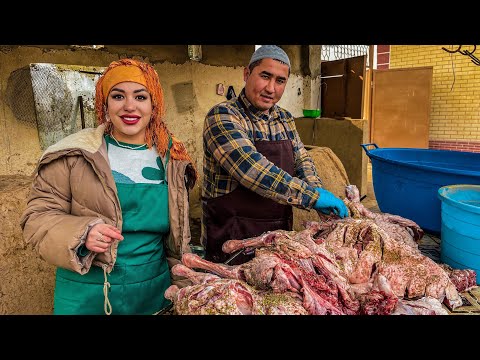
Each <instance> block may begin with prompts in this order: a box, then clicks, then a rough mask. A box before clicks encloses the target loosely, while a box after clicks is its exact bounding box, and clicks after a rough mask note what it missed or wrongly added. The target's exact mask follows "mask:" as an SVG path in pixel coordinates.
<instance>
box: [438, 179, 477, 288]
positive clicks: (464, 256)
mask: <svg viewBox="0 0 480 360" xmlns="http://www.w3.org/2000/svg"><path fill="white" fill-rule="evenodd" d="M438 197H439V199H440V201H441V218H442V238H441V246H440V260H441V261H442V262H443V263H446V264H448V265H450V266H451V267H453V268H455V269H473V270H475V271H476V272H477V274H480V185H449V186H443V187H441V188H440V189H438ZM479 280H480V276H477V284H478V283H479Z"/></svg>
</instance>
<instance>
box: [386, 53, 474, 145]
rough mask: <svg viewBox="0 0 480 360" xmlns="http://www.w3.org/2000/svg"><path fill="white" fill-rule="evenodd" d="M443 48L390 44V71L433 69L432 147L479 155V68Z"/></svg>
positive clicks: (458, 54)
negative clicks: (427, 67) (397, 69)
mask: <svg viewBox="0 0 480 360" xmlns="http://www.w3.org/2000/svg"><path fill="white" fill-rule="evenodd" d="M442 47H445V48H447V49H452V46H450V45H390V47H389V50H390V53H389V65H390V69H394V68H409V67H422V66H433V79H432V80H433V81H432V109H431V116H430V147H432V148H436V149H449V150H458V151H474V152H480V66H477V65H475V64H473V63H472V62H471V60H470V58H469V57H468V56H465V55H461V54H460V53H455V54H449V53H448V52H446V51H444V50H442ZM455 48H456V46H455V47H453V49H455ZM464 49H465V50H470V51H471V50H473V48H472V47H471V46H464V47H462V50H464ZM478 56H479V57H480V54H479V55H478ZM452 61H453V63H452Z"/></svg>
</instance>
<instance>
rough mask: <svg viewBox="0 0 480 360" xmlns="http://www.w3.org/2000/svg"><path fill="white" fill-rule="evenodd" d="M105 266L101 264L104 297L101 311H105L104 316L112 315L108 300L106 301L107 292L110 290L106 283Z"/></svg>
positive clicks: (108, 284)
mask: <svg viewBox="0 0 480 360" xmlns="http://www.w3.org/2000/svg"><path fill="white" fill-rule="evenodd" d="M107 267H108V266H107V265H106V264H103V265H102V268H103V277H104V279H105V281H104V283H103V296H104V297H105V301H104V303H103V310H104V311H105V314H107V315H110V314H111V313H112V305H111V304H110V300H109V299H108V290H110V283H109V282H108V279H107Z"/></svg>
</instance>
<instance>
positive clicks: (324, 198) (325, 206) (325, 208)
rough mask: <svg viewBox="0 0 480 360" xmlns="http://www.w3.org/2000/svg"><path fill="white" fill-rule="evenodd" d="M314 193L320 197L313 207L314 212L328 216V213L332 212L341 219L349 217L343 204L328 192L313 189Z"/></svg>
mask: <svg viewBox="0 0 480 360" xmlns="http://www.w3.org/2000/svg"><path fill="white" fill-rule="evenodd" d="M315 191H317V192H318V194H319V195H320V197H319V198H318V200H317V202H316V203H315V205H313V208H314V209H315V210H317V211H320V212H321V213H323V214H325V215H330V213H331V212H333V213H335V214H336V215H338V216H340V217H341V218H344V217H348V216H349V213H348V209H347V206H346V205H345V203H344V202H343V201H342V200H340V199H339V198H338V197H336V196H335V195H333V194H332V193H331V192H330V191H328V190H325V189H322V188H315Z"/></svg>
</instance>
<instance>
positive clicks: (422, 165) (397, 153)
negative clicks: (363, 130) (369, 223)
mask: <svg viewBox="0 0 480 360" xmlns="http://www.w3.org/2000/svg"><path fill="white" fill-rule="evenodd" d="M361 146H362V147H363V149H364V150H365V152H366V153H367V155H368V157H369V158H370V160H371V161H372V178H373V189H374V191H375V198H376V200H377V203H378V207H379V208H380V210H381V211H382V212H386V213H391V214H395V215H400V216H402V217H404V218H407V219H410V220H413V221H415V222H416V223H417V224H418V225H419V226H420V227H421V228H422V229H423V230H425V231H426V232H429V233H434V234H439V233H440V231H441V219H440V200H439V199H438V195H437V191H438V189H439V188H440V187H442V186H447V185H453V184H472V185H480V153H472V152H461V151H450V150H433V149H415V148H378V146H377V145H376V144H362V145H361ZM368 146H374V147H375V149H372V150H369V149H368V148H367V147H368Z"/></svg>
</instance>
